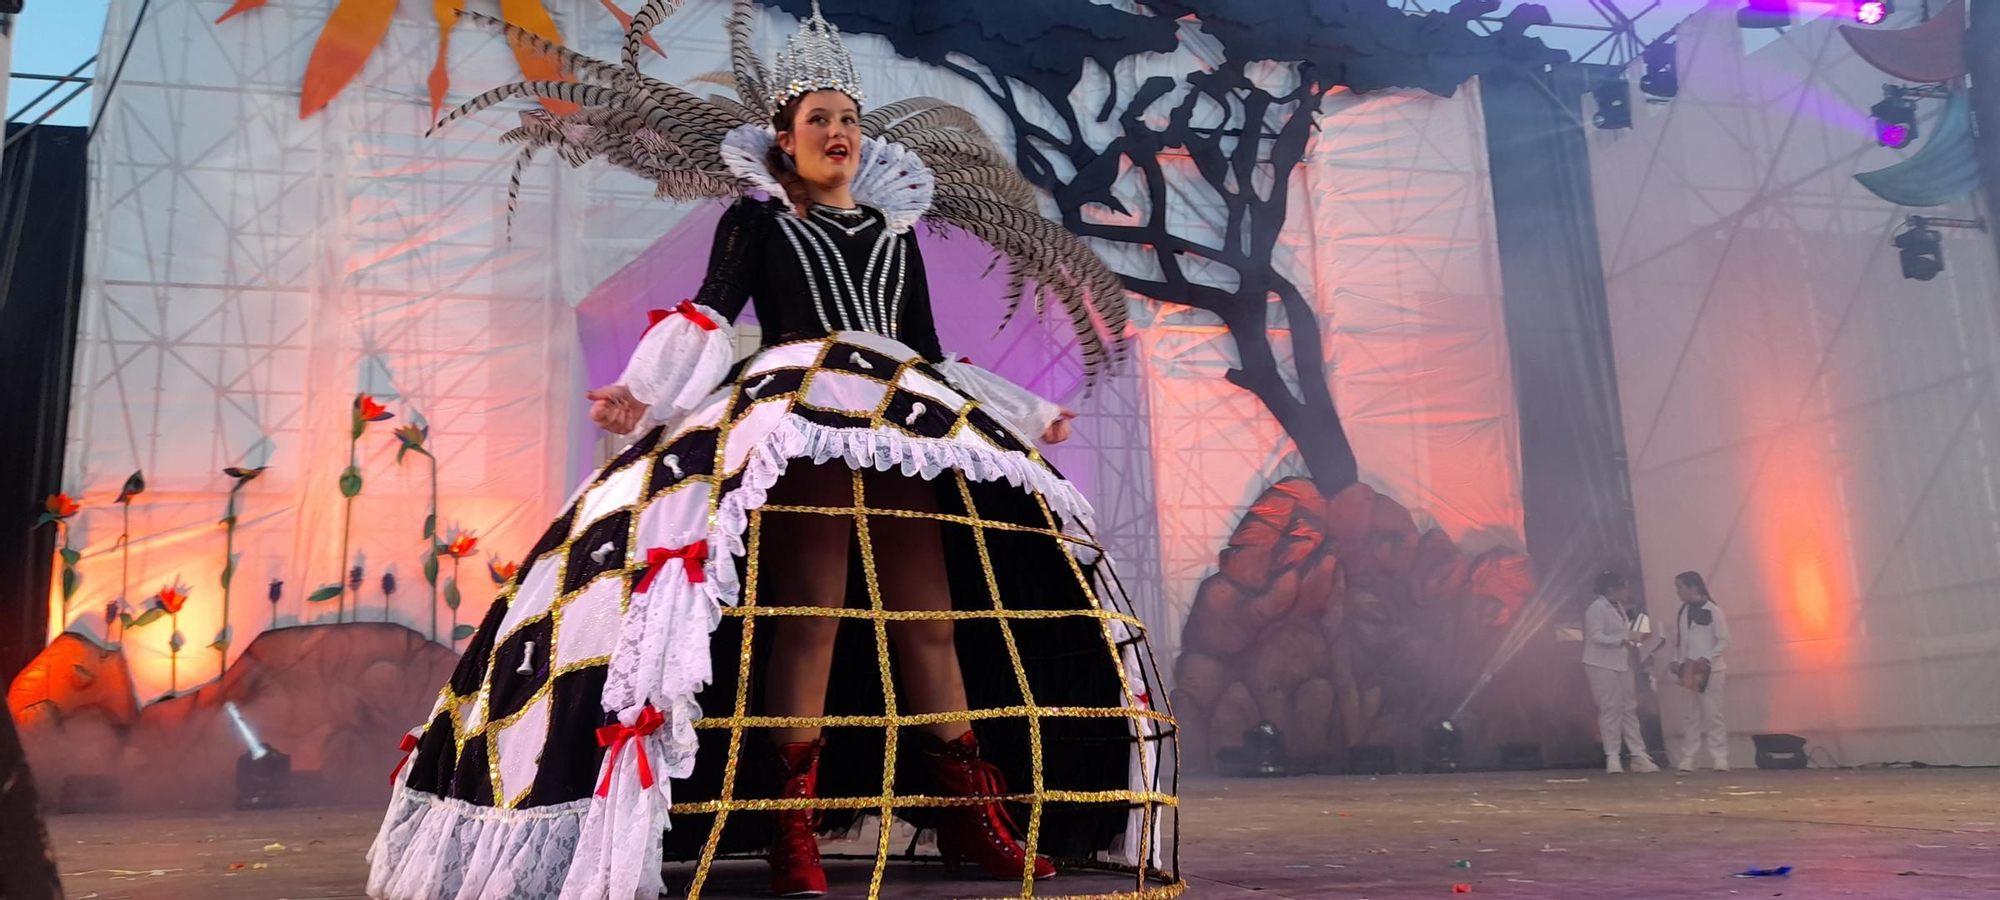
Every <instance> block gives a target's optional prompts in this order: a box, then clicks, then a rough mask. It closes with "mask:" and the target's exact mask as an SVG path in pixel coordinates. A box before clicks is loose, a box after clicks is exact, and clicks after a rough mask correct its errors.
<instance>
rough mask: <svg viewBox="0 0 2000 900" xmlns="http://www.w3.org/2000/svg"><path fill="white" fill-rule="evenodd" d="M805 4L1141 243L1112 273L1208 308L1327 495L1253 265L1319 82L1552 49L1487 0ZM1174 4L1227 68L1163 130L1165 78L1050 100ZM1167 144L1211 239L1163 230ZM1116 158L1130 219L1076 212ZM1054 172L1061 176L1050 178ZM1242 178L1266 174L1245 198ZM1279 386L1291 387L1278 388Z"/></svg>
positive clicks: (1310, 328)
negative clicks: (1132, 175) (1176, 153)
mask: <svg viewBox="0 0 2000 900" xmlns="http://www.w3.org/2000/svg"><path fill="white" fill-rule="evenodd" d="M769 3H770V5H772V6H775V7H777V8H780V9H783V10H785V11H786V12H789V13H792V14H794V15H806V14H809V9H810V6H811V0H769ZM820 6H821V8H822V10H823V11H824V14H825V15H826V16H827V18H828V19H830V20H832V21H833V22H834V23H835V24H837V25H838V26H840V27H841V28H842V29H843V30H845V31H849V32H858V33H866V34H877V35H881V36H883V37H885V38H887V39H888V40H889V42H890V43H891V45H893V46H894V47H895V48H896V50H897V52H899V53H901V54H903V55H905V56H908V57H910V58H913V59H916V60H919V61H922V62H926V63H930V64H932V65H935V66H938V67H941V68H944V69H947V70H949V71H952V72H955V73H958V74H959V75H962V76H964V77H965V78H967V79H969V80H971V81H973V82H974V83H976V84H978V85H980V86H981V88H982V89H984V90H985V92H986V93H987V95H988V96H989V97H991V98H992V100H993V102H994V103H996V104H998V106H999V107H1000V109H1001V110H1002V111H1003V112H1004V113H1005V114H1006V115H1007V117H1008V119H1009V120H1010V122H1011V123H1012V125H1013V130H1014V140H1015V148H1014V150H1015V157H1016V162H1017V164H1018V165H1019V166H1020V167H1021V170H1022V171H1023V172H1025V173H1026V174H1027V176H1028V179H1029V180H1030V181H1032V182H1033V183H1034V184H1036V185H1037V186H1038V187H1040V188H1042V189H1043V190H1046V191H1048V192H1049V193H1050V194H1051V195H1052V196H1053V197H1054V199H1055V202H1056V205H1057V207H1058V208H1059V209H1060V211H1061V216H1062V219H1063V223H1064V224H1065V225H1066V226H1068V227H1069V228H1070V229H1071V230H1073V231H1075V232H1076V233H1078V234H1081V235H1084V236H1087V237H1092V238H1098V239H1102V240H1106V241H1113V242H1118V243H1123V244H1127V245H1130V246H1136V247H1144V248H1146V250H1147V251H1148V252H1150V253H1152V254H1153V255H1154V257H1155V259H1156V261H1157V264H1158V271H1159V273H1160V275H1159V277H1158V278H1156V279H1147V278H1138V277H1133V276H1131V275H1127V276H1125V284H1126V286H1127V287H1129V288H1131V289H1132V290H1133V291H1135V292H1137V293H1140V294H1143V295H1145V296H1147V297H1151V298H1153V299H1155V300H1160V301H1165V302H1170V303H1179V304H1183V305H1186V306H1190V307H1194V308H1196V309H1201V310H1206V311H1208V312H1210V313H1213V314H1214V315H1215V316H1217V317H1218V318H1220V319H1221V320H1222V322H1223V324H1224V326H1226V327H1227V328H1228V329H1229V333H1230V336H1231V337H1232V338H1233V339H1234V340H1235V344H1236V348H1237V355H1238V363H1237V366H1236V367H1235V368H1234V369H1232V370H1230V372H1229V374H1228V376H1227V377H1228V379H1229V381H1230V383H1232V384H1235V385H1237V386H1239V387H1241V388H1243V389H1244V390H1247V391H1250V392H1251V393H1252V394H1254V395H1256V397H1257V398H1258V399H1259V400H1260V401H1262V402H1263V404H1264V406H1265V407H1266V408H1267V409H1269V410H1270V411H1271V414H1272V416H1273V417H1275V418H1276V419H1277V420H1278V423H1279V424H1280V425H1281V426H1283V427H1284V429H1285V433H1286V434H1287V435H1289V436H1290V437H1291V439H1292V441H1293V443H1294V445H1296V446H1297V448H1298V451H1299V455H1300V457H1301V459H1302V460H1303V462H1304V463H1305V466H1306V469H1307V471H1309V472H1310V473H1311V475H1312V478H1313V480H1314V482H1315V483H1316V484H1317V485H1318V486H1319V489H1320V490H1322V491H1324V492H1325V493H1327V494H1328V495H1331V494H1333V493H1335V492H1337V491H1339V490H1340V489H1342V488H1344V487H1346V486H1348V485H1351V484H1353V483H1355V481H1357V480H1358V465H1357V462H1356V460H1355V456H1354V450H1353V448H1352V446H1351V445H1350V444H1349V442H1348V440H1347V433H1346V430H1345V428H1343V426H1342V425H1341V421H1340V416H1339V414H1338V411H1337V410H1336V409H1335V408H1334V403H1333V393H1332V390H1331V387H1330V386H1329V384H1328V380H1327V372H1326V366H1325V362H1324V360H1325V350H1324V346H1323V343H1322V340H1321V333H1320V324H1319V321H1318V318H1317V317H1316V316H1315V315H1314V312H1313V308H1312V303H1311V300H1310V299H1309V298H1307V297H1306V296H1305V295H1304V293H1303V292H1301V291H1300V290H1299V288H1298V287H1297V286H1296V285H1294V284H1292V283H1291V281H1290V280H1288V279H1286V278H1285V277H1284V276H1283V275H1281V274H1279V272H1278V271H1277V269H1276V268H1275V267H1274V266H1273V264H1272V254H1273V251H1274V250H1275V248H1276V246H1277V241H1278V236H1279V234H1280V232H1281V231H1282V230H1283V227H1284V223H1285V217H1286V215H1287V214H1288V212H1289V210H1288V209H1287V202H1286V201H1287V195H1288V187H1289V184H1290V180H1291V177H1292V175H1293V173H1294V172H1295V171H1296V170H1297V167H1298V164H1299V162H1300V161H1301V160H1302V159H1303V158H1304V156H1305V152H1306V149H1307V144H1308V138H1309V137H1310V135H1311V132H1312V129H1313V127H1314V126H1315V124H1316V123H1317V121H1318V116H1319V113H1320V110H1321V105H1322V104H1321V101H1322V100H1323V99H1324V98H1325V96H1326V94H1327V93H1328V92H1329V91H1331V90H1333V89H1335V88H1338V87H1347V88H1349V89H1351V90H1353V91H1356V92H1364V91H1371V90H1379V89H1383V88H1392V87H1416V88H1421V89H1424V90H1428V91H1430V92H1432V93H1435V94H1439V95H1442V96H1450V95H1451V94H1452V93H1453V92H1455V91H1456V90H1457V88H1458V86H1459V85H1461V84H1463V83H1464V82H1465V81H1466V80H1467V79H1468V78H1471V77H1472V76H1474V75H1478V74H1480V73H1482V72H1487V71H1491V70H1493V69H1495V68H1497V67H1499V66H1501V65H1507V64H1522V65H1529V66H1539V65H1540V64H1543V63H1553V62H1559V61H1562V60H1563V59H1565V57H1564V56H1563V55H1562V54H1561V53H1559V52H1556V51H1551V50H1549V49H1548V48H1547V47H1546V46H1544V45H1543V44H1542V43H1541V41H1540V40H1537V39H1535V38H1531V37H1527V36H1525V35H1524V34H1523V33H1522V32H1523V30H1524V29H1526V28H1527V27H1529V26H1531V25H1536V24H1546V23H1547V22H1548V21H1549V19H1548V13H1547V12H1546V11H1545V10H1543V9H1542V8H1541V7H1539V6H1534V5H1524V6H1520V7H1517V8H1516V9H1515V10H1514V11H1513V12H1511V13H1510V14H1509V15H1508V16H1507V17H1506V18H1505V19H1504V20H1503V21H1502V22H1501V23H1499V24H1498V25H1497V27H1494V28H1493V30H1492V33H1490V34H1483V33H1479V32H1476V31H1475V30H1474V27H1475V26H1474V23H1473V22H1472V20H1473V19H1475V18H1478V17H1481V16H1485V15H1488V14H1490V13H1492V12H1493V11H1494V10H1496V9H1497V8H1498V7H1499V3H1498V0H1463V2H1460V3H1458V4H1457V5H1455V6H1453V7H1452V8H1451V10H1450V11H1448V12H1435V13H1416V14H1408V13H1405V12H1403V11H1402V10H1401V9H1400V8H1398V7H1395V6H1390V5H1387V4H1385V3H1383V2H1382V0H1254V2H1253V0H1149V2H1146V3H1144V4H1143V10H1142V11H1138V12H1127V11H1123V10H1121V9H1119V8H1117V7H1114V6H1108V5H1100V4H1097V3H1091V2H1087V0H1012V2H1006V3H940V2H937V0H821V3H820ZM1188 17H1193V18H1194V19H1196V20H1198V21H1199V24H1200V27H1201V29H1202V31H1203V32H1205V33H1206V34H1208V35H1209V36H1210V37H1212V38H1214V39H1215V40H1216V41H1218V42H1219V43H1220V44H1221V46H1222V50H1223V55H1224V58H1225V59H1226V60H1227V63H1226V64H1224V65H1223V66H1222V67H1220V68H1218V69H1217V70H1215V71H1211V72H1196V73H1192V74H1190V75H1188V76H1187V78H1186V83H1187V87H1188V90H1187V91H1186V92H1185V94H1184V95H1183V96H1182V97H1181V98H1180V100H1179V101H1178V103H1177V105H1175V106H1174V107H1173V108H1172V110H1171V111H1169V112H1168V113H1167V116H1166V125H1165V127H1164V128H1159V129H1155V128H1153V127H1152V126H1151V125H1149V124H1148V122H1147V119H1148V112H1149V111H1150V110H1151V108H1152V107H1153V106H1154V105H1155V104H1156V103H1158V102H1159V101H1160V100H1161V99H1162V98H1165V97H1168V96H1169V95H1171V94H1173V93H1174V92H1175V91H1176V90H1178V89H1179V88H1180V87H1181V85H1180V84H1178V83H1177V82H1176V81H1175V79H1171V78H1166V77H1154V78H1150V79H1147V80H1146V81H1145V82H1143V83H1141V84H1140V85H1138V86H1137V88H1136V89H1135V90H1133V91H1132V92H1131V93H1130V94H1129V95H1128V96H1122V97H1121V96H1120V92H1119V86H1118V85H1117V84H1116V82H1115V79H1114V80H1113V82H1112V84H1111V86H1110V90H1109V94H1108V95H1107V98H1106V101H1105V102H1104V104H1103V105H1102V106H1101V107H1099V108H1097V109H1095V110H1084V111H1079V110H1077V109H1075V108H1074V107H1073V105H1072V104H1071V103H1070V102H1069V99H1068V98H1069V96H1070V94H1071V91H1072V90H1073V89H1074V88H1076V87H1077V85H1078V84H1079V82H1080V81H1081V80H1082V79H1083V77H1084V74H1085V71H1086V66H1085V63H1086V62H1087V61H1089V62H1095V63H1097V65H1098V66H1100V67H1101V68H1102V69H1103V71H1104V72H1106V73H1112V72H1115V71H1116V70H1117V65H1118V63H1119V62H1120V61H1122V60H1125V59H1127V58H1130V57H1133V56H1138V55H1141V54H1150V53H1167V52H1172V51H1173V50H1174V49H1175V48H1176V47H1177V46H1178V43H1179V32H1180V28H1181V23H1180V21H1179V20H1181V19H1184V18H1188ZM1480 27H1482V28H1483V27H1486V26H1484V25H1483V24H1482V25H1481V26H1480ZM967 60H973V61H976V62H975V63H973V64H971V65H968V64H967ZM1273 62H1275V63H1282V64H1287V65H1289V66H1291V67H1292V71H1293V73H1294V77H1293V78H1292V79H1290V80H1291V81H1293V82H1295V85H1294V86H1292V87H1290V88H1289V89H1287V90H1285V91H1284V92H1283V93H1280V94H1273V93H1271V91H1270V90H1269V89H1268V88H1267V87H1266V86H1263V85H1260V84H1259V83H1258V82H1257V81H1255V80H1253V79H1252V78H1251V76H1250V74H1249V73H1250V71H1251V70H1252V67H1253V66H1259V65H1263V64H1267V63H1273ZM975 67H977V68H975ZM981 69H983V73H982V71H980V70H981ZM1028 92H1032V93H1033V94H1035V95H1039V96H1031V95H1029V93H1028ZM1038 110H1053V112H1054V114H1055V117H1056V119H1057V120H1058V121H1057V123H1056V124H1055V125H1053V126H1050V125H1045V124H1043V123H1042V121H1041V120H1040V117H1039V116H1037V115H1035V113H1036V111H1038ZM1217 111H1220V113H1221V119H1222V121H1221V122H1220V123H1219V124H1217V125H1214V126H1212V127H1205V126H1197V125H1195V124H1193V123H1194V122H1195V121H1196V120H1197V118H1198V117H1199V118H1200V119H1201V120H1203V121H1207V120H1211V119H1213V118H1215V113H1216V112H1217ZM1085 115H1087V116H1092V117H1094V119H1095V121H1096V122H1097V123H1105V122H1109V121H1112V120H1113V117H1114V116H1115V118H1116V121H1117V122H1118V125H1119V127H1118V128H1117V129H1116V131H1117V136H1115V137H1114V138H1112V140H1111V141H1110V142H1109V143H1108V144H1106V145H1105V146H1102V147H1093V146H1091V145H1090V144H1089V143H1088V141H1087V140H1086V135H1085V130H1084V127H1083V122H1082V121H1081V119H1080V116H1085ZM1175 148H1179V149H1181V150H1184V151H1185V152H1186V153H1187V154H1188V155H1189V156H1190V157H1191V158H1192V160H1193V162H1194V165H1195V167H1196V169H1197V170H1198V171H1199V173H1200V174H1201V177H1202V179H1203V180H1204V181H1206V182H1207V184H1208V186H1209V188H1210V189H1211V190H1212V191H1214V193H1215V194H1216V196H1218V197H1219V198H1220V199H1221V200H1222V202H1223V204H1224V207H1225V209H1226V219H1225V221H1224V222H1223V223H1221V225H1222V230H1221V233H1222V235H1223V237H1224V240H1223V241H1222V246H1209V245H1206V244H1202V243H1200V242H1198V241H1196V240H1194V239H1192V238H1189V237H1187V236H1184V235H1177V234H1174V233H1172V232H1171V231H1169V230H1168V228H1167V224H1166V213H1167V210H1168V203H1167V191H1168V186H1167V182H1166V179H1165V173H1164V172H1163V171H1162V168H1161V164H1160V159H1159V154H1160V153H1161V152H1162V151H1165V150H1169V149H1175ZM1127 166H1130V167H1133V168H1135V169H1137V170H1138V171H1139V172H1140V173H1141V174H1142V176H1143V177H1144V179H1145V193H1146V204H1147V209H1145V210H1143V211H1141V212H1143V214H1144V219H1143V220H1142V221H1141V222H1139V223H1137V224H1105V223H1100V222H1093V221H1090V220H1089V219H1088V218H1086V217H1085V216H1084V213H1083V211H1084V208H1085V207H1087V206H1090V205H1092V204H1096V205H1099V206H1102V207H1104V208H1106V209H1109V210H1112V211H1114V212H1117V213H1120V214H1122V215H1128V216H1129V215H1131V214H1132V212H1133V211H1131V210H1128V209H1126V207H1125V206H1124V204H1122V203H1121V202H1120V201H1119V200H1118V199H1117V198H1115V197H1114V196H1113V194H1112V189H1113V184H1114V182H1115V181H1116V180H1117V178H1118V176H1119V174H1120V173H1121V172H1122V171H1123V170H1124V169H1125V167H1127ZM1064 172H1069V173H1073V174H1071V175H1069V176H1068V177H1067V178H1065V177H1063V175H1062V173H1064ZM1260 173H1261V174H1263V175H1265V176H1268V178H1269V181H1270V184H1269V186H1268V190H1265V191H1261V192H1260V191H1259V190H1258V189H1257V184H1258V180H1259V178H1258V176H1259V174H1260ZM1191 257H1192V258H1199V259H1200V260H1202V261H1203V266H1204V268H1208V269H1213V268H1216V267H1220V268H1224V269H1228V270H1230V271H1232V272H1234V273H1235V276H1236V279H1235V286H1234V287H1233V288H1225V287H1218V286H1216V281H1217V280H1216V279H1212V278H1207V279H1202V280H1200V281H1197V280H1195V279H1192V278H1190V277H1189V274H1188V271H1189V268H1190V266H1189V265H1188V264H1187V260H1188V259H1189V258H1191ZM1272 297H1276V298H1277V301H1278V303H1279V304H1280V306H1281V307H1282V309H1283V310H1284V313H1285V321H1286V323H1287V325H1288V327H1289V329H1290V331H1291V335H1292V361H1291V367H1292V371H1291V372H1289V373H1286V372H1285V371H1283V369H1282V363H1281V362H1280V360H1279V358H1278V354H1277V351H1276V348H1274V346H1273V344H1272V341H1271V335H1270V333H1269V332H1268V330H1267V329H1266V322H1267V321H1268V309H1269V304H1270V301H1271V298H1272ZM1287 374H1289V375H1290V376H1291V377H1290V378H1289V379H1287V377H1286V375H1287ZM1288 380H1289V381H1290V382H1291V383H1293V384H1297V385H1298V391H1297V392H1296V393H1294V391H1293V390H1292V389H1291V387H1290V386H1289V385H1288V384H1287V382H1288Z"/></svg>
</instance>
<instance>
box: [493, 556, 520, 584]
mask: <svg viewBox="0 0 2000 900" xmlns="http://www.w3.org/2000/svg"><path fill="white" fill-rule="evenodd" d="M520 571H521V564H520V563H512V562H498V561H496V560H493V559H488V560H487V561H486V574H487V575H490V576H492V578H493V583H494V584H500V585H504V584H506V583H507V582H509V581H512V580H514V575H515V574H516V573H518V572H520Z"/></svg>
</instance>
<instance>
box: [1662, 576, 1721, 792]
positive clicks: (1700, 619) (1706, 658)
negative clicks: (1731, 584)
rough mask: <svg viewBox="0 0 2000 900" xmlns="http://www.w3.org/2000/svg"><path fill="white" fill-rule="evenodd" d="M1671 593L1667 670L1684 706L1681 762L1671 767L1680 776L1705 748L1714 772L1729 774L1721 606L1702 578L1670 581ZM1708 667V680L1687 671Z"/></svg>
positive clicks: (1677, 578) (1687, 771)
mask: <svg viewBox="0 0 2000 900" xmlns="http://www.w3.org/2000/svg"><path fill="white" fill-rule="evenodd" d="M1674 592H1675V593H1677V594H1679V595H1680V598H1681V611H1680V613H1679V614H1678V615H1676V616H1675V617H1674V620H1675V622H1676V623H1677V624H1678V627H1676V628H1675V629H1674V660H1673V665H1672V667H1671V668H1670V671H1672V672H1673V674H1674V675H1675V676H1676V677H1677V681H1678V683H1679V684H1680V685H1681V692H1682V695H1683V697H1684V699H1686V701H1687V703H1686V705H1684V706H1683V707H1682V710H1683V712H1682V714H1681V722H1682V731H1683V734H1684V737H1683V738H1682V740H1681V753H1680V761H1679V762H1678V763H1676V764H1675V768H1676V769H1677V770H1678V771H1679V772H1680V773H1681V774H1683V775H1685V774H1687V773H1689V772H1693V771H1694V763H1695V756H1696V755H1697V754H1699V753H1700V752H1701V749H1702V747H1703V745H1704V744H1705V745H1706V746H1707V747H1708V755H1709V763H1710V765H1712V766H1713V767H1714V769H1715V771H1717V772H1727V771H1729V729H1728V727H1727V726H1725V725H1724V724H1723V721H1722V687H1723V682H1724V672H1723V668H1724V666H1723V661H1722V654H1723V651H1726V650H1728V649H1729V622H1728V621H1727V620H1726V619H1724V618H1723V616H1722V607H1720V606H1717V605H1715V600H1714V599H1713V598H1711V597H1709V596H1708V583H1707V582H1705V581H1703V580H1702V577H1701V575H1700V573H1697V572H1682V573H1681V574H1679V575H1677V576H1675V577H1674ZM1697 664H1706V667H1707V677H1706V678H1705V679H1704V678H1702V677H1701V676H1700V675H1699V674H1695V673H1694V672H1691V671H1685V670H1688V667H1689V666H1690V665H1697Z"/></svg>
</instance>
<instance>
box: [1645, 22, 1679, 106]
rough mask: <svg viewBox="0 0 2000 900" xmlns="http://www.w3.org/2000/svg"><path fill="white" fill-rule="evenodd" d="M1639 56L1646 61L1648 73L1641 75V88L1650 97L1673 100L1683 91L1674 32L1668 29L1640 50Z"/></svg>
mask: <svg viewBox="0 0 2000 900" xmlns="http://www.w3.org/2000/svg"><path fill="white" fill-rule="evenodd" d="M1639 56H1640V58H1641V59H1643V60H1645V62H1646V74H1644V75H1642V76H1640V77H1639V90H1641V91H1644V92H1645V93H1646V96H1648V97H1657V98H1659V99H1661V100H1671V99H1673V97H1674V95H1676V94H1679V93H1680V92H1681V78H1680V73H1679V71H1678V65H1677V60H1676V59H1675V58H1674V57H1675V53H1674V33H1673V32H1672V31H1668V32H1667V33H1666V34H1663V35H1660V36H1659V37H1657V38H1654V39H1653V42H1652V43H1650V44H1647V45H1646V49H1644V50H1642V51H1640V53H1639Z"/></svg>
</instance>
